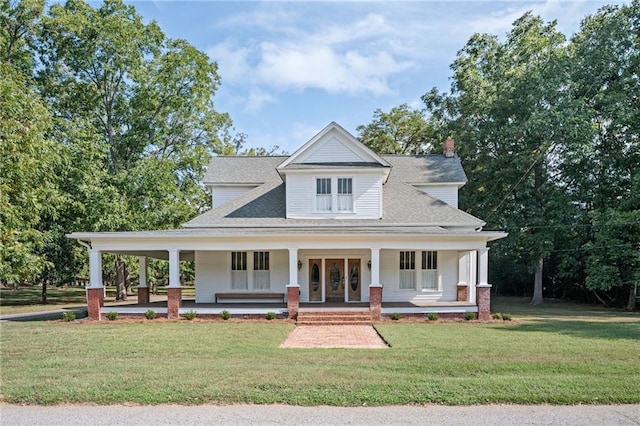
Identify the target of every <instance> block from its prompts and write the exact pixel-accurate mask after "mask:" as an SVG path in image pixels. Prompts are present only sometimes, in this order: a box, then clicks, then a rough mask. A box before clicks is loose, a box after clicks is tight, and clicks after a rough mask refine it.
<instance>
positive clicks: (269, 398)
mask: <svg viewBox="0 0 640 426" xmlns="http://www.w3.org/2000/svg"><path fill="white" fill-rule="evenodd" d="M497 305H498V307H502V306H500V304H499V303H497ZM503 308H504V309H507V308H508V309H511V313H515V314H516V315H515V318H516V320H517V321H514V322H488V323H476V322H448V323H447V322H436V323H429V322H425V323H402V322H400V323H394V322H385V323H384V324H380V325H378V326H377V329H378V331H379V333H380V334H381V335H382V336H383V337H384V339H385V340H386V341H387V342H388V343H389V344H390V345H391V348H389V349H382V350H367V349H281V348H279V345H280V343H281V342H282V341H283V340H284V339H285V338H286V336H287V334H288V333H289V332H290V331H291V330H292V328H293V325H292V324H289V323H282V322H280V323H278V322H276V321H274V322H272V323H264V322H262V323H257V322H244V323H243V322H233V323H224V322H189V321H186V320H182V321H179V322H166V321H164V322H163V321H155V322H154V321H146V322H130V323H124V322H122V323H118V322H117V321H116V322H104V323H90V322H84V323H82V322H76V323H64V322H44V323H43V322H34V323H2V325H1V326H0V327H1V333H0V348H1V351H2V359H1V365H0V367H1V371H2V389H1V392H0V393H1V395H2V401H4V402H8V403H25V404H61V403H96V404H116V403H125V402H132V403H140V404H160V403H176V404H201V403H205V402H214V403H221V404H229V403H255V404H273V403H284V404H299V405H324V404H327V405H345V406H355V405H386V404H425V403H441V404H487V403H527V404H541V403H552V404H579V403H586V404H595V403H598V404H610V403H640V362H638V360H639V359H640V317H639V316H638V314H637V313H635V314H634V313H624V312H617V313H616V312H611V311H598V312H595V313H594V312H589V310H586V309H584V310H582V311H580V310H579V308H575V309H578V310H579V312H573V313H574V315H572V316H562V315H559V314H560V313H562V312H563V311H564V309H562V307H561V306H560V307H558V306H556V310H555V311H553V310H550V309H549V308H546V309H547V311H546V312H545V313H544V314H542V315H538V316H535V315H531V314H529V315H528V316H527V318H526V319H518V315H517V312H518V305H517V303H516V304H510V305H509V304H507V305H505V306H503ZM602 312H606V314H602ZM579 313H581V314H579Z"/></svg>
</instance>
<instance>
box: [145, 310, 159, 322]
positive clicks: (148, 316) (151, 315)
mask: <svg viewBox="0 0 640 426" xmlns="http://www.w3.org/2000/svg"><path fill="white" fill-rule="evenodd" d="M144 317H145V318H146V319H148V320H152V319H154V318H155V317H156V311H154V310H153V309H147V311H146V312H145V313H144Z"/></svg>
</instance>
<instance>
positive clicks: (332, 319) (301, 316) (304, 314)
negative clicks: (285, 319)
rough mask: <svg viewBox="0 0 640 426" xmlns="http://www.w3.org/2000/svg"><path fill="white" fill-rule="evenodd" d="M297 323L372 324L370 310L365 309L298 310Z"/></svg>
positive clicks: (306, 324) (307, 324)
mask: <svg viewBox="0 0 640 426" xmlns="http://www.w3.org/2000/svg"><path fill="white" fill-rule="evenodd" d="M296 324H297V325H305V326H309V325H311V326H313V325H372V324H373V321H372V320H371V312H369V310H366V311H364V310H363V311H307V310H300V311H299V312H298V319H297V321H296Z"/></svg>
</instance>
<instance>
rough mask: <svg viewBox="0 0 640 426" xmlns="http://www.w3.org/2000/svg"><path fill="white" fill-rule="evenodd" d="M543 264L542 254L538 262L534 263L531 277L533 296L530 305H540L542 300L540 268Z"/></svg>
mask: <svg viewBox="0 0 640 426" xmlns="http://www.w3.org/2000/svg"><path fill="white" fill-rule="evenodd" d="M543 266H544V258H543V257H542V254H541V255H540V257H539V258H538V263H537V264H536V273H535V277H534V279H533V298H532V299H531V304H532V305H542V303H544V301H543V300H542V268H543Z"/></svg>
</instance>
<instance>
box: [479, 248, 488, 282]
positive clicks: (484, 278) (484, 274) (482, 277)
mask: <svg viewBox="0 0 640 426" xmlns="http://www.w3.org/2000/svg"><path fill="white" fill-rule="evenodd" d="M478 255H479V257H480V259H479V262H480V270H479V271H478V275H479V276H478V285H479V286H486V285H488V284H489V283H488V281H489V247H485V248H481V249H480V250H478Z"/></svg>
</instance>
